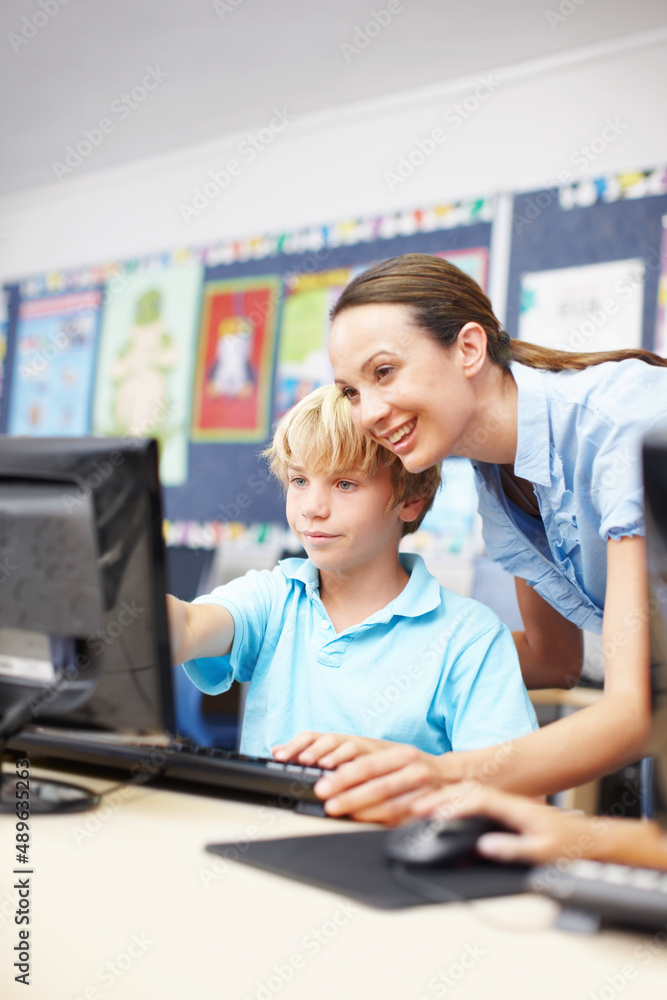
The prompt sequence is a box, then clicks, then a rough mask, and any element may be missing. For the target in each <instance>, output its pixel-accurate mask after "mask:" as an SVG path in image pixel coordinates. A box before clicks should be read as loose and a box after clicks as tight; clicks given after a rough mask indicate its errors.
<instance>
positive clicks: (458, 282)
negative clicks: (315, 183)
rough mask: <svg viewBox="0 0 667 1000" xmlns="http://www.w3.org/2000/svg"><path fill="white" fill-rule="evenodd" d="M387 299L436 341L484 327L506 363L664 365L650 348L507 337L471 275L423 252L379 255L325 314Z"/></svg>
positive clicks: (492, 353)
mask: <svg viewBox="0 0 667 1000" xmlns="http://www.w3.org/2000/svg"><path fill="white" fill-rule="evenodd" d="M378 302H389V303H397V304H402V305H406V306H409V307H410V308H411V309H412V311H413V316H414V319H415V322H416V323H417V326H419V327H421V328H422V329H423V330H424V331H425V332H426V333H428V334H429V335H430V336H431V337H432V338H433V339H434V340H435V341H436V342H437V343H438V344H440V345H441V346H442V347H450V346H451V345H452V344H453V343H454V342H455V341H456V338H457V336H458V333H459V330H460V329H461V328H462V327H463V326H465V324H466V323H469V322H471V321H472V322H475V323H479V325H480V326H481V327H482V328H483V329H484V331H485V333H486V339H487V344H488V355H489V358H490V359H491V361H492V362H493V363H494V364H496V365H499V366H500V367H501V368H503V369H505V370H507V369H509V366H510V362H512V361H519V362H520V363H521V364H523V365H528V366H529V367H530V368H542V369H544V370H546V371H552V372H559V371H566V370H568V369H582V368H588V367H589V366H591V365H600V364H602V363H603V362H604V361H625V360H627V359H628V358H638V359H639V360H640V361H645V362H646V364H648V365H654V366H656V367H665V366H667V358H662V357H660V356H659V355H658V354H654V353H653V352H652V351H645V350H642V349H639V348H638V349H634V348H629V349H627V350H619V351H589V352H583V351H582V352H576V351H557V350H554V349H552V348H550V347H539V346H538V345H537V344H530V343H528V342H526V341H523V340H512V339H510V336H509V334H508V333H507V332H506V331H505V330H503V329H502V327H501V325H500V323H499V321H498V319H497V318H496V316H495V315H494V312H493V309H492V307H491V301H490V299H489V298H488V296H486V295H485V294H484V292H483V291H482V289H481V288H480V287H479V285H478V284H477V282H476V281H474V280H473V279H472V278H471V277H470V276H469V275H467V274H465V272H463V271H461V270H459V268H458V267H456V266H455V265H454V264H452V263H450V262H449V261H448V260H443V259H442V258H441V257H433V256H431V254H425V253H406V254H403V256H401V257H392V258H391V259H390V260H384V261H381V262H380V263H379V264H375V265H374V266H373V267H369V268H368V270H367V271H364V272H363V273H362V274H359V275H357V277H356V278H354V279H353V280H352V281H351V282H350V284H349V285H348V286H347V287H346V288H345V289H344V290H343V293H342V294H341V296H340V298H339V299H338V301H337V302H336V304H335V306H334V307H333V309H332V310H331V319H332V320H333V319H335V318H336V316H338V314H339V313H341V312H343V310H345V309H351V308H353V307H354V306H362V305H368V304H369V303H378Z"/></svg>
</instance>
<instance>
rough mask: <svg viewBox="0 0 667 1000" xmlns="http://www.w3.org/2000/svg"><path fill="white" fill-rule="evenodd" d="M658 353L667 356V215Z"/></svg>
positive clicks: (661, 262) (656, 347) (662, 267)
mask: <svg viewBox="0 0 667 1000" xmlns="http://www.w3.org/2000/svg"><path fill="white" fill-rule="evenodd" d="M653 349H654V351H655V353H656V354H660V355H662V357H663V358H664V357H667V215H663V217H662V252H661V256H660V277H659V279H658V317H657V322H656V328H655V346H654V348H653Z"/></svg>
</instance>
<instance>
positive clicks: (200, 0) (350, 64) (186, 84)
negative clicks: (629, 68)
mask: <svg viewBox="0 0 667 1000" xmlns="http://www.w3.org/2000/svg"><path fill="white" fill-rule="evenodd" d="M61 4H62V6H61ZM45 8H46V11H45ZM216 8H218V9H216ZM389 9H393V11H394V13H393V14H392V15H391V17H389V15H388V10H389ZM373 11H375V12H381V16H380V20H383V21H385V22H386V23H385V24H384V25H383V26H381V27H377V30H376V27H375V26H374V25H372V26H371V28H370V29H369V32H368V33H366V32H364V36H363V37H362V36H361V35H360V34H359V32H358V31H357V28H360V29H363V28H364V26H365V25H366V24H368V23H369V22H370V21H373ZM568 11H569V12H570V13H568ZM26 18H27V22H26V20H25V19H26ZM35 24H36V25H37V27H35ZM375 24H377V21H375ZM665 24H667V4H666V3H665V0H633V2H632V3H628V2H627V0H505V2H503V0H375V2H373V0H334V2H329V0H112V2H109V0H67V2H65V0H23V2H22V3H21V4H20V5H19V4H17V3H4V4H2V6H1V7H0V38H1V39H2V45H3V51H4V54H3V57H2V60H1V63H0V124H1V125H2V132H1V134H2V136H3V154H2V157H0V195H2V194H8V193H11V192H15V191H19V190H23V189H26V188H30V187H35V186H42V185H49V184H57V183H58V180H57V179H56V176H55V174H54V170H53V167H52V163H53V161H54V160H59V161H62V160H63V159H64V157H65V153H66V148H67V146H68V145H70V144H73V145H76V143H77V142H78V141H79V140H81V139H82V138H83V137H84V129H88V130H91V129H94V128H96V127H97V126H98V123H99V122H100V119H103V118H107V119H109V120H111V122H112V124H113V131H111V132H109V134H107V135H105V136H104V138H103V141H102V142H101V143H100V145H99V147H98V148H96V150H95V156H94V157H91V161H90V164H88V163H87V162H84V163H83V165H82V166H81V167H80V168H78V170H77V173H83V172H86V171H90V170H99V169H101V168H108V167H112V166H115V165H119V164H124V163H127V162H129V161H132V160H135V159H142V158H145V157H150V156H154V155H157V154H160V153H165V152H168V151H170V150H174V149H179V148H182V147H184V146H187V145H190V144H193V143H198V142H205V141H208V140H212V139H215V138H217V137H219V136H222V135H225V134H228V133H235V132H239V131H244V130H246V129H248V130H249V131H250V130H252V129H253V128H260V127H262V126H263V125H267V124H268V123H269V121H270V119H271V116H272V113H273V109H274V108H284V109H286V111H287V113H288V114H289V115H294V116H301V115H304V114H309V113H313V112H317V111H322V110H325V109H329V108H333V107H339V106H341V105H346V104H352V103H356V102H360V101H366V100H370V99H374V98H381V97H386V96H387V95H392V94H394V93H398V92H400V91H403V90H405V89H412V88H418V87H422V86H426V85H430V84H441V83H443V82H445V81H447V80H450V79H455V78H459V77H465V76H469V75H470V74H474V73H478V72H482V71H485V70H490V69H493V68H494V67H500V66H506V65H508V64H511V63H516V62H523V61H525V60H528V59H534V58H538V57H540V56H549V55H553V54H555V53H559V52H563V51H566V50H568V49H574V48H580V47H582V46H585V45H590V44H592V43H595V42H601V41H606V40H609V39H612V38H618V37H620V36H625V35H629V34H636V33H638V32H642V31H647V30H650V29H651V28H657V27H659V26H663V25H665ZM22 32H23V34H25V35H27V34H31V35H33V36H34V37H31V38H30V39H29V40H27V41H25V42H24V41H23V40H22ZM370 35H373V36H374V37H370V38H369V36H370ZM364 37H365V38H366V40H367V43H366V45H365V46H364V47H363V48H362V47H361V46H360V45H359V43H363V41H364ZM354 44H356V45H358V46H359V47H358V51H353V50H351V49H350V48H347V49H345V48H344V47H345V46H346V45H347V46H352V45H354ZM147 68H152V69H154V70H158V71H159V72H160V73H162V74H166V76H165V78H164V79H163V81H162V82H161V83H160V84H159V86H156V87H155V89H154V90H153V91H152V92H150V93H147V96H146V97H145V100H143V101H141V102H140V103H138V104H137V106H136V107H135V108H134V109H132V110H131V111H130V110H129V109H128V112H127V116H126V117H125V118H124V119H121V114H120V112H119V111H118V110H116V111H113V110H112V105H113V104H114V102H115V101H117V100H118V99H119V98H120V99H121V100H122V95H123V93H126V92H129V91H132V88H133V87H137V86H140V85H141V81H142V78H143V77H144V76H145V75H146V72H147ZM138 93H139V94H141V91H139V92H138ZM115 107H116V109H118V107H119V105H115Z"/></svg>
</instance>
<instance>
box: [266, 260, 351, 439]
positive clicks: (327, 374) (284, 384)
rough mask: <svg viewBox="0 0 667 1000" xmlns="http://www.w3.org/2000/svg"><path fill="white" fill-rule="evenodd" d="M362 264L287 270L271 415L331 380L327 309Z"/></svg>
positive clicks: (280, 412) (292, 404)
mask: <svg viewBox="0 0 667 1000" xmlns="http://www.w3.org/2000/svg"><path fill="white" fill-rule="evenodd" d="M364 269H365V268H355V269H354V270H353V269H352V268H349V267H345V268H337V269H335V270H331V271H319V272H317V273H315V274H291V275H290V274H288V275H287V276H286V278H285V290H284V294H285V301H284V305H283V312H282V321H281V324H280V339H279V348H278V362H277V366H276V387H275V397H274V404H273V405H274V410H273V416H274V419H275V420H279V419H280V417H282V415H283V414H284V413H285V412H286V411H287V410H289V408H290V407H291V406H294V404H295V403H298V402H299V400H300V399H303V397H304V396H307V395H308V393H309V392H312V391H313V389H317V388H318V387H319V386H321V385H328V384H329V383H330V382H333V370H332V368H331V364H330V362H329V354H328V336H329V311H330V310H331V307H332V306H333V305H334V303H335V302H336V299H337V298H338V296H339V295H340V293H341V292H342V291H343V289H344V288H345V286H346V285H347V283H348V282H349V281H350V280H351V278H352V277H353V275H354V274H356V273H358V272H360V271H361V270H364Z"/></svg>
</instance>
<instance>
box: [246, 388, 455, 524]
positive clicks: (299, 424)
mask: <svg viewBox="0 0 667 1000" xmlns="http://www.w3.org/2000/svg"><path fill="white" fill-rule="evenodd" d="M294 454H296V455H298V456H299V458H300V460H301V461H303V462H307V463H308V466H309V468H311V469H312V470H313V471H314V472H318V473H324V474H325V475H332V476H337V475H340V476H344V475H345V474H349V473H350V472H351V470H352V469H358V470H359V471H360V472H361V473H362V475H364V476H374V475H375V474H376V472H377V471H378V469H379V468H381V467H382V466H384V465H386V466H388V467H389V469H390V470H391V478H392V486H393V488H392V492H391V496H390V498H389V502H388V504H387V507H386V510H387V511H388V510H392V509H393V508H394V507H397V506H398V505H399V504H400V503H403V501H404V500H410V499H412V498H414V497H420V498H421V499H423V500H424V506H423V507H422V510H421V511H420V514H419V516H418V517H417V518H416V519H415V520H414V521H410V522H406V523H405V525H404V528H403V534H404V535H408V534H410V533H411V532H413V531H416V530H417V528H418V527H419V525H420V524H421V522H422V521H423V519H424V516H425V515H426V512H427V511H428V510H429V508H430V507H431V505H432V504H433V501H434V499H435V495H436V493H437V492H438V489H439V487H440V467H439V466H437V465H433V466H431V468H430V469H425V470H424V471H423V472H417V473H415V472H407V470H406V469H405V468H404V466H403V463H402V462H401V460H400V458H399V457H398V455H395V454H394V453H393V452H392V451H389V450H388V449H387V448H383V447H382V446H381V445H379V444H378V443H377V442H376V441H372V440H371V439H370V438H368V437H366V436H365V435H364V434H362V433H361V432H360V431H359V430H357V428H356V427H355V425H354V422H353V420H352V413H351V409H350V405H349V403H348V401H347V400H346V399H345V397H344V396H343V395H342V394H341V392H340V391H339V390H338V389H337V388H336V386H334V385H323V386H321V387H320V388H319V389H315V390H314V392H311V393H309V395H307V396H306V397H305V398H304V399H302V400H301V401H300V402H299V403H297V404H296V405H295V406H293V407H292V408H291V409H290V410H288V411H287V413H286V414H285V415H284V417H282V419H281V420H280V422H279V423H278V426H277V427H276V430H275V434H274V435H273V441H272V442H271V444H270V445H269V447H268V448H266V449H265V451H263V452H262V455H263V456H264V457H265V458H267V459H268V460H269V468H270V470H271V472H272V473H273V475H274V476H275V477H276V479H279V480H280V482H281V483H282V484H283V486H284V487H287V483H288V477H287V467H288V465H289V464H290V461H291V459H292V455H294Z"/></svg>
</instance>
